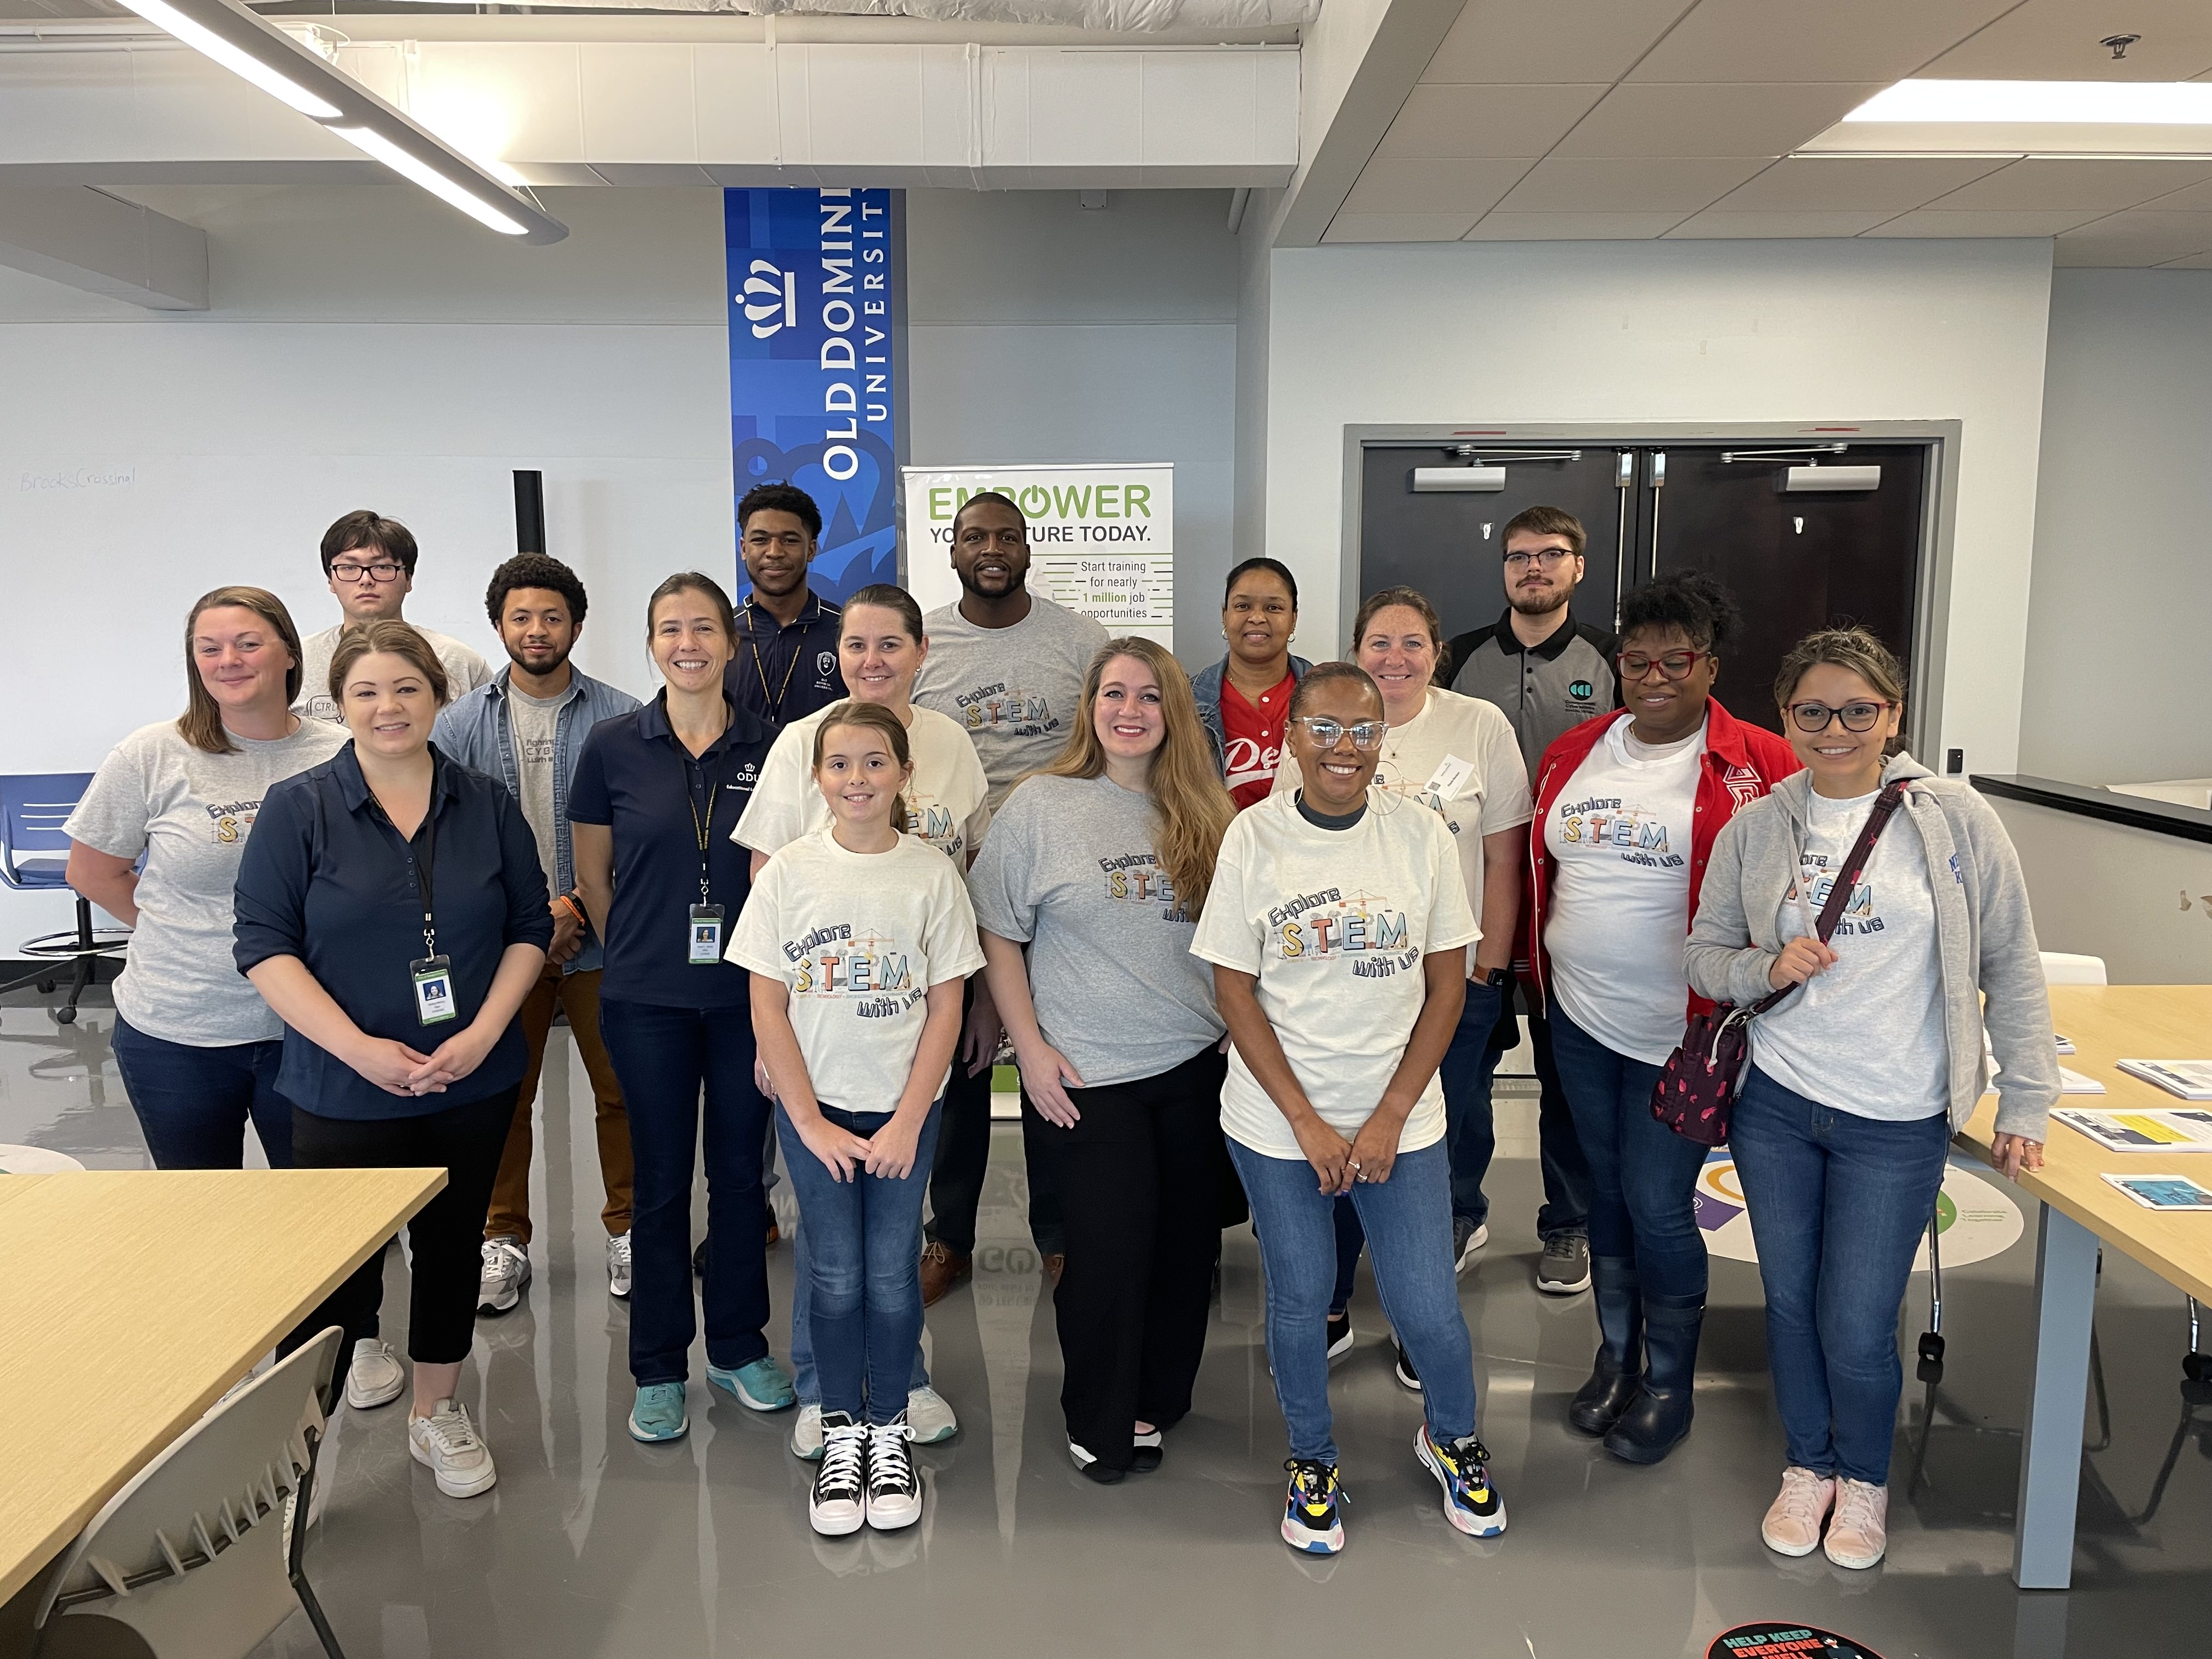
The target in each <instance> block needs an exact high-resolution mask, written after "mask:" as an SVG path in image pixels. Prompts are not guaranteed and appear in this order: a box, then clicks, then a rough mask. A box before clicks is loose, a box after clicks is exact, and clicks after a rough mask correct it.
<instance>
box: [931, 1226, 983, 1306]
mask: <svg viewBox="0 0 2212 1659" xmlns="http://www.w3.org/2000/svg"><path fill="white" fill-rule="evenodd" d="M974 1267H975V1262H974V1261H973V1259H972V1258H971V1257H969V1255H966V1254H965V1253H964V1252H962V1251H959V1250H956V1249H952V1248H951V1246H950V1245H947V1244H940V1243H938V1241H937V1240H935V1239H931V1240H930V1241H929V1242H928V1243H927V1244H924V1245H923V1246H922V1247H921V1305H922V1306H923V1307H925V1308H927V1307H931V1306H933V1305H934V1304H936V1303H937V1302H938V1301H939V1299H940V1298H942V1297H943V1296H944V1295H945V1292H946V1291H949V1290H951V1288H952V1287H953V1286H954V1285H957V1284H958V1283H959V1282H960V1281H961V1280H962V1279H965V1278H967V1277H968V1275H969V1273H970V1272H972V1271H973V1270H974Z"/></svg>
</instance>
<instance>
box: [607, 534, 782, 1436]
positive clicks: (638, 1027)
mask: <svg viewBox="0 0 2212 1659" xmlns="http://www.w3.org/2000/svg"><path fill="white" fill-rule="evenodd" d="M645 628H646V643H647V646H648V647H650V649H651V650H652V652H653V661H654V662H655V663H656V664H657V665H659V669H660V673H661V677H662V678H663V679H665V681H666V682H667V685H666V687H665V690H663V691H662V692H661V694H660V695H659V696H657V697H655V698H654V699H653V701H652V702H648V703H647V704H646V705H645V707H644V708H641V709H639V710H638V711H637V712H636V713H635V714H623V715H620V716H617V718H616V719H614V720H602V721H600V722H599V725H597V726H593V727H592V734H591V736H590V737H588V738H586V739H585V740H584V752H583V753H582V755H581V756H580V757H578V759H577V762H576V778H575V781H574V783H572V784H570V785H569V787H568V819H569V823H570V826H571V828H572V829H573V831H574V847H575V860H576V885H577V888H578V889H579V890H580V891H581V893H582V894H583V897H584V908H585V910H586V913H587V914H588V915H590V916H591V919H592V928H593V929H594V930H595V931H596V932H597V933H598V934H599V937H600V938H601V939H605V941H606V959H607V965H606V976H605V979H604V980H603V981H601V982H600V987H599V1031H600V1035H601V1036H603V1037H605V1040H606V1045H607V1052H608V1054H610V1055H611V1056H612V1058H613V1060H614V1063H615V1073H616V1075H617V1077H619V1078H620V1079H622V1085H623V1098H624V1099H625V1100H626V1101H627V1102H628V1103H629V1136H630V1149H631V1151H632V1152H633V1153H634V1154H635V1157H636V1160H637V1191H636V1197H635V1209H634V1212H633V1214H632V1218H631V1223H630V1260H631V1264H632V1273H633V1275H634V1276H633V1278H632V1280H631V1285H630V1304H629V1305H630V1316H629V1369H630V1375H631V1376H633V1377H634V1378H635V1380H636V1383H637V1400H636V1403H635V1406H634V1407H633V1408H632V1410H631V1412H630V1419H629V1431H630V1433H631V1434H632V1435H634V1436H635V1437H637V1438H638V1439H640V1440H674V1439H678V1438H679V1437H681V1436H682V1435H683V1434H684V1431H685V1430H687V1429H688V1428H689V1427H690V1416H689V1414H688V1413H686V1411H685V1409H684V1379H685V1377H686V1376H689V1375H690V1370H691V1362H690V1348H691V1339H692V1336H693V1334H695V1333H696V1330H697V1328H698V1322H697V1320H696V1316H695V1315H694V1311H693V1309H692V1304H691V1175H692V1169H693V1164H694V1159H695V1158H696V1155H697V1154H696V1147H697V1146H698V1142H699V1095H700V1090H701V1086H702V1085H704V1087H705V1090H706V1097H707V1104H706V1137H705V1138H706V1149H707V1264H706V1274H705V1279H704V1285H703V1287H702V1295H703V1297H704V1299H705V1302H706V1313H707V1378H708V1381H709V1382H711V1383H716V1384H718V1385H719V1386H720V1387H722V1388H725V1389H728V1390H729V1391H730V1392H731V1393H732V1394H733V1395H736V1396H737V1398H738V1401H741V1402H742V1403H743V1404H744V1405H746V1406H748V1407H751V1408H752V1409H753V1410H754V1411H759V1412H772V1411H781V1410H782V1409H783V1408H784V1407H787V1406H789V1405H790V1404H792V1402H793V1394H792V1388H791V1378H790V1376H789V1375H788V1374H787V1372H786V1371H785V1370H784V1369H783V1367H782V1366H781V1364H778V1363H777V1362H776V1360H775V1358H774V1356H772V1355H771V1354H770V1353H769V1349H768V1338H767V1337H766V1336H765V1335H763V1330H764V1328H765V1327H766V1326H767V1324H768V1313H769V1307H768V1246H767V1239H768V1219H769V1217H768V1196H767V1193H766V1190H765V1189H764V1188H763V1186H762V1168H761V1166H762V1163H763V1152H764V1151H765V1147H766V1141H767V1134H768V1121H769V1109H770V1108H769V1103H768V1101H767V1099H766V1098H765V1097H763V1095H762V1094H761V1092H760V1091H759V1090H758V1089H757V1088H756V1087H755V1086H754V1082H753V1028H752V1018H751V989H750V983H749V981H748V977H747V975H746V973H745V970H744V969H742V968H740V967H738V966H737V965H736V964H735V963H729V962H726V961H724V960H723V954H724V952H725V951H726V950H727V949H728V946H729V941H730V934H731V930H732V928H733V927H736V925H737V921H738V912H739V911H740V910H742V909H744V905H745V899H746V897H747V896H748V895H749V894H750V892H751V890H752V882H751V878H750V857H751V855H750V854H749V853H747V852H746V850H745V849H744V848H742V847H740V846H738V844H737V843H736V842H733V841H732V840H731V839H730V831H731V830H732V829H733V828H734V827H735V826H736V824H737V821H738V815H739V814H740V813H742V812H743V811H744V809H745V804H746V802H747V801H749V800H750V799H751V798H752V790H753V786H754V784H755V783H757V781H759V778H760V769H761V763H763V761H765V760H766V759H767V758H768V751H769V744H771V743H772V742H773V741H774V739H775V728H774V727H773V726H769V724H768V723H767V722H766V721H765V720H762V719H761V718H760V716H759V715H757V714H753V713H752V712H751V711H750V710H748V709H744V708H739V707H738V705H737V704H736V703H735V702H733V701H732V699H731V698H730V696H729V695H728V693H727V692H726V691H725V690H724V689H723V678H722V676H723V670H724V669H725V668H726V667H727V666H728V665H729V662H730V659H731V656H732V652H733V651H734V649H735V645H736V641H737V637H738V629H737V619H736V617H735V616H734V615H733V614H732V610H731V606H730V596H729V595H728V594H727V593H726V592H723V591H722V587H721V585H720V583H719V582H717V581H715V580H714V578H712V577H711V576H702V575H701V574H698V573H697V572H696V571H686V572H684V573H682V574H678V575H674V576H671V577H670V578H669V579H668V580H666V581H665V582H663V583H661V585H660V586H659V587H657V588H655V589H654V590H653V598H652V599H651V600H650V601H648V602H647V605H646V623H645Z"/></svg>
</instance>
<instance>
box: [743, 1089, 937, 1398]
mask: <svg viewBox="0 0 2212 1659" xmlns="http://www.w3.org/2000/svg"><path fill="white" fill-rule="evenodd" d="M782 1117H783V1114H782V1113H781V1112H779V1113H777V1114H776V1118H777V1121H778V1122H779V1123H780V1122H781V1121H782ZM943 1117H944V1114H943V1113H941V1112H939V1113H937V1114H935V1120H936V1121H942V1120H943ZM926 1133H935V1131H934V1130H930V1131H927V1132H926ZM800 1156H802V1157H805V1158H813V1157H814V1154H813V1153H811V1152H806V1151H805V1149H804V1148H801V1149H800ZM785 1162H787V1163H793V1162H795V1160H794V1159H793V1158H791V1157H790V1155H789V1154H787V1155H786V1158H785ZM814 1167H815V1168H816V1169H817V1170H819V1169H821V1167H822V1166H821V1164H820V1162H819V1161H818V1160H817V1162H816V1164H815V1166H814ZM824 1173H825V1174H826V1173H827V1171H824ZM793 1179H794V1182H795V1181H796V1177H795V1176H794V1177H793ZM793 1190H794V1191H804V1190H805V1189H804V1188H799V1187H796V1186H794V1188H793ZM806 1240H807V1228H806V1218H805V1216H803V1215H802V1216H801V1217H799V1238H798V1241H797V1242H796V1243H794V1244H793V1246H792V1257H791V1386H792V1389H793V1392H794V1393H796V1394H797V1395H799V1404H800V1405H802V1406H818V1405H820V1404H821V1403H822V1379H821V1377H820V1376H817V1374H816V1373H815V1370H814V1253H813V1251H812V1250H811V1249H809V1248H808V1247H807V1243H806ZM914 1248H915V1251H916V1253H917V1254H918V1253H919V1252H920V1251H921V1239H920V1238H919V1237H917V1238H916V1239H915V1241H914ZM906 1386H907V1391H908V1393H909V1394H910V1393H912V1392H913V1391H914V1390H915V1389H926V1388H927V1387H928V1386H929V1367H928V1366H927V1365H926V1364H923V1363H922V1358H921V1327H920V1326H918V1325H917V1326H916V1327H915V1333H914V1373H913V1375H912V1376H908V1378H907V1381H906Z"/></svg>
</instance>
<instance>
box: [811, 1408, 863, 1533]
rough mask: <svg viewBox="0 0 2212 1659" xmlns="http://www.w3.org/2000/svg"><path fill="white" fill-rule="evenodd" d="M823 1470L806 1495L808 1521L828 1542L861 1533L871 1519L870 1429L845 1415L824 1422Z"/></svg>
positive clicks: (830, 1415)
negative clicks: (869, 1489) (869, 1476)
mask: <svg viewBox="0 0 2212 1659" xmlns="http://www.w3.org/2000/svg"><path fill="white" fill-rule="evenodd" d="M822 1439H823V1447H822V1467H821V1468H820V1469H819V1470H818V1471H817V1473H816V1474H815V1476H814V1486H813V1490H811V1492H808V1493H807V1494H806V1519H807V1521H808V1522H809V1524H811V1526H812V1527H813V1528H814V1530H815V1531H817V1532H818V1533H820V1534H823V1536H825V1537H829V1538H842V1537H844V1536H845V1535H846V1534H848V1533H855V1532H858V1531H860V1528H861V1527H862V1526H864V1525H865V1524H866V1522H867V1518H868V1428H867V1425H866V1424H865V1423H855V1422H854V1420H853V1419H851V1418H849V1417H848V1416H846V1415H845V1413H842V1412H829V1413H825V1414H824V1416H823V1421H822Z"/></svg>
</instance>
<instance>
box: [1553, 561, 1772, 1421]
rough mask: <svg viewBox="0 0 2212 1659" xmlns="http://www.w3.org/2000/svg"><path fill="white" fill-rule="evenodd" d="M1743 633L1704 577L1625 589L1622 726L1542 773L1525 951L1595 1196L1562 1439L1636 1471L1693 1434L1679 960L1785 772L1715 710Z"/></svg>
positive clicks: (1695, 1260)
mask: <svg viewBox="0 0 2212 1659" xmlns="http://www.w3.org/2000/svg"><path fill="white" fill-rule="evenodd" d="M1741 624H1742V615H1741V612H1740V611H1738V610H1737V609H1736V605H1735V599H1732V598H1731V597H1730V596H1729V592H1728V590H1727V589H1726V588H1725V587H1723V586H1721V585H1720V584H1719V583H1718V582H1717V581H1715V580H1713V579H1712V578H1711V577H1710V576H1707V575H1705V574H1701V573H1699V572H1697V571H1690V570H1686V571H1680V572H1677V573H1674V574H1670V575H1666V576H1662V577H1660V578H1659V579H1658V580H1656V581H1653V582H1650V583H1648V584H1646V585H1645V586H1642V587H1638V588H1635V589H1632V591H1631V592H1629V593H1628V594H1627V596H1626V598H1625V599H1623V600H1622V602H1621V611H1620V657H1619V665H1620V697H1621V703H1622V707H1621V708H1618V709H1616V710H1615V711H1613V713H1612V714H1601V715H1599V716H1598V717H1597V718H1596V719H1595V720H1585V721H1583V723H1582V724H1581V725H1580V726H1575V727H1574V728H1573V729H1571V731H1568V732H1565V733H1564V734H1562V735H1561V736H1560V737H1559V738H1558V739H1557V740H1555V741H1554V742H1553V744H1552V746H1551V747H1550V748H1549V749H1547V750H1545V751H1544V758H1543V760H1542V761H1541V763H1539V764H1538V766H1537V769H1536V818H1535V822H1534V824H1533V825H1531V826H1530V834H1529V837H1528V902H1527V903H1526V904H1525V905H1524V906H1523V907H1522V915H1523V916H1524V918H1525V919H1526V921H1527V936H1526V939H1524V941H1523V942H1524V945H1525V946H1526V948H1527V951H1528V961H1529V963H1530V964H1531V970H1532V971H1531V975H1530V980H1531V983H1532V985H1533V986H1534V993H1535V995H1536V998H1537V1000H1538V1001H1539V1002H1540V1003H1541V1005H1542V1006H1543V1009H1544V1012H1546V1014H1547V1016H1548V1018H1550V1020H1551V1024H1552V1048H1553V1057H1554V1059H1555V1060H1556V1061H1557V1063H1558V1066H1559V1082H1560V1085H1561V1086H1562V1087H1563V1088H1564V1089H1565V1092H1566V1097H1567V1108H1568V1110H1569V1111H1570V1112H1571V1113H1572V1114H1573V1116H1574V1120H1575V1132H1576V1134H1577V1137H1578V1138H1579V1139H1581V1141H1582V1146H1583V1155H1584V1156H1585V1157H1586V1158H1588V1159H1589V1168H1590V1180H1591V1188H1592V1192H1591V1203H1590V1218H1589V1241H1590V1280H1591V1289H1592V1292H1593V1296H1592V1299H1593V1300H1594V1301H1595V1304H1596V1306H1597V1322H1598V1339H1599V1340H1598V1351H1597V1363H1596V1365H1595V1368H1594V1369H1593V1370H1592V1371H1591V1373H1590V1378H1589V1382H1587V1383H1583V1387H1582V1389H1581V1391H1580V1392H1579V1393H1577V1395H1575V1398H1574V1402H1573V1404H1572V1405H1571V1406H1570V1407H1568V1411H1567V1420H1568V1422H1569V1423H1571V1425H1573V1426H1574V1427H1576V1428H1577V1429H1579V1430H1581V1431H1583V1433H1585V1434H1595V1435H1603V1436H1604V1437H1605V1449H1607V1451H1609V1452H1611V1453H1613V1455H1615V1456H1617V1457H1620V1458H1624V1459H1626V1461H1628V1462H1632V1463H1656V1462H1658V1461H1659V1460H1660V1459H1661V1458H1662V1457H1664V1456H1666V1455H1667V1454H1668V1452H1670V1451H1672V1450H1673V1449H1674V1447H1675V1446H1676V1445H1678V1444H1679V1443H1680V1442H1681V1439H1682V1437H1684V1436H1685V1435H1686V1434H1688V1433H1689V1431H1690V1386H1691V1381H1692V1376H1693V1374H1694V1373H1695V1371H1696V1370H1697V1361H1698V1334H1699V1330H1700V1329H1701V1328H1703V1326H1704V1323H1705V1243H1704V1240H1703V1239H1702V1238H1701V1237H1699V1232H1698V1219H1697V1208H1696V1201H1695V1196H1694V1194H1695V1190H1696V1186H1697V1180H1698V1171H1699V1167H1700V1166H1701V1165H1702V1164H1704V1162H1705V1148H1704V1147H1702V1146H1698V1145H1697V1144H1696V1143H1694V1142H1692V1141H1689V1140H1686V1139H1683V1138H1682V1137H1680V1135H1677V1134H1674V1133H1672V1132H1671V1131H1670V1130H1668V1128H1667V1127H1665V1126H1664V1125H1663V1124H1662V1123H1660V1122H1658V1121H1656V1120H1655V1119H1654V1118H1653V1117H1652V1115H1651V1090H1652V1085H1654V1084H1656V1082H1657V1081H1658V1079H1659V1072H1660V1068H1661V1067H1662V1066H1664V1065H1665V1064H1666V1063H1667V1057H1668V1054H1672V1053H1673V1052H1674V1048H1675V1046H1676V1045H1677V1044H1678V1043H1680V1042H1681V1040H1682V1028H1683V1025H1684V1023H1685V1020H1686V1016H1687V1014H1688V1013H1689V1012H1690V1011H1691V1010H1692V1009H1693V1008H1696V1007H1700V1006H1705V1005H1704V1004H1702V1003H1701V1002H1700V1000H1699V999H1698V998H1697V997H1696V996H1694V995H1693V994H1692V993H1691V990H1690V987H1689V982H1688V981H1687V980H1686V978H1685V977H1684V974H1683V967H1682V951H1683V945H1684V944H1685V942H1686V939H1688V936H1689V931H1690V923H1691V921H1692V919H1693V918H1694V917H1695V916H1696V915H1697V913H1698V893H1699V886H1700V884H1701V883H1702V882H1703V880H1704V878H1705V863H1706V860H1708V858H1710V857H1711V853H1712V848H1713V838H1714V837H1715V836H1717V835H1718V834H1719V833H1720V829H1721V826H1722V825H1723V824H1724V823H1727V822H1728V821H1729V818H1730V817H1733V816H1734V815H1735V812H1736V811H1737V810H1738V809H1739V808H1741V807H1742V806H1744V805H1747V803H1749V802H1751V801H1753V800H1756V799H1759V797H1760V796H1762V795H1764V794H1765V793H1766V792H1767V790H1768V789H1769V788H1770V787H1772V786H1773V785H1774V784H1775V783H1776V782H1778V781H1780V780H1781V779H1783V778H1785V777H1787V776H1788V775H1790V774H1791V773H1792V772H1795V771H1796V770H1797V769H1798V763H1797V758H1796V756H1795V755H1794V754H1792V753H1791V752H1790V745H1789V744H1786V743H1784V741H1783V740H1782V739H1781V738H1778V737H1776V736H1775V735H1774V734H1773V733H1771V732H1765V731H1762V730H1760V729H1759V727H1757V726H1747V725H1745V724H1744V723H1743V722H1742V721H1741V720H1736V719H1735V717H1734V716H1733V715H1731V714H1729V712H1728V710H1727V709H1725V708H1722V707H1721V705H1720V704H1719V703H1718V702H1715V701H1714V699H1713V696H1712V690H1713V682H1714V681H1715V680H1717V678H1719V677H1720V666H1721V659H1720V652H1721V649H1722V647H1723V646H1724V645H1726V644H1727V642H1728V641H1729V638H1730V637H1731V636H1732V635H1734V634H1735V631H1736V630H1737V629H1738V628H1740V627H1741Z"/></svg>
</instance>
